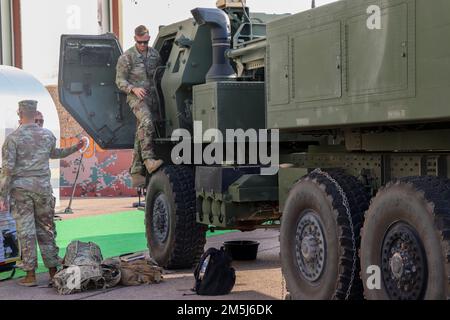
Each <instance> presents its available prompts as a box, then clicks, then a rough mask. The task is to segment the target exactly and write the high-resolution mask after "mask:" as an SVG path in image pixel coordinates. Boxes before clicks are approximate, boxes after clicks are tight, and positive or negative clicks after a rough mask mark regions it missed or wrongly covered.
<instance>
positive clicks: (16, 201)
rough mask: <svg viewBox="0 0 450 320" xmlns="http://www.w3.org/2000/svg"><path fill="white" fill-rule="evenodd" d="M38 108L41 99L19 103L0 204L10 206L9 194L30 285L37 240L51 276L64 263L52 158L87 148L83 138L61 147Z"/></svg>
mask: <svg viewBox="0 0 450 320" xmlns="http://www.w3.org/2000/svg"><path fill="white" fill-rule="evenodd" d="M36 109H37V101H33V100H25V101H21V102H19V112H18V114H19V117H20V123H21V126H20V127H19V128H18V129H17V130H16V131H14V132H13V133H11V134H10V135H9V136H8V137H7V138H6V140H5V143H4V144H3V148H2V162H3V163H2V174H1V176H0V208H5V207H6V205H5V204H6V198H7V196H8V195H9V196H10V208H11V213H12V215H13V217H14V219H15V220H16V224H17V234H18V238H19V242H20V249H21V252H22V265H21V268H22V269H23V270H24V271H25V272H26V277H25V278H23V279H22V280H20V281H19V282H18V284H19V285H22V286H26V287H33V286H36V274H35V270H36V268H37V250H36V238H37V241H38V243H39V247H40V249H41V254H42V258H43V260H44V264H45V266H46V267H47V268H48V269H49V274H50V280H52V279H53V276H54V275H55V274H56V272H57V267H58V266H59V265H60V258H59V257H58V251H59V250H58V247H57V246H56V242H55V238H56V230H55V224H54V221H53V218H54V214H55V198H54V197H53V195H52V186H51V184H50V167H49V159H50V158H53V159H56V158H64V157H67V156H69V155H70V154H72V153H74V152H76V151H77V150H80V149H82V148H83V147H84V141H83V140H80V141H79V142H78V144H77V145H75V146H73V147H70V148H67V149H57V148H56V138H55V136H54V135H53V134H52V132H51V131H49V130H47V129H44V128H41V127H40V126H39V125H37V124H36V123H35V113H36Z"/></svg>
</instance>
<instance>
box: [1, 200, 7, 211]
mask: <svg viewBox="0 0 450 320" xmlns="http://www.w3.org/2000/svg"><path fill="white" fill-rule="evenodd" d="M6 211H8V205H7V202H6V200H5V199H0V212H6Z"/></svg>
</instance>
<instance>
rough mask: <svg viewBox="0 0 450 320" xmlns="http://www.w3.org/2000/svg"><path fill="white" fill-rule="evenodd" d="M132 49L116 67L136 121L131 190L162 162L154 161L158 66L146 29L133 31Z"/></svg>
mask: <svg viewBox="0 0 450 320" xmlns="http://www.w3.org/2000/svg"><path fill="white" fill-rule="evenodd" d="M134 39H135V41H136V44H135V46H133V47H132V48H130V49H129V50H128V51H126V52H125V53H124V54H123V55H122V56H121V57H120V58H119V61H118V63H117V77H116V84H117V87H118V88H119V89H120V90H121V91H123V92H125V93H126V94H127V103H128V104H129V105H130V107H131V110H132V111H133V113H134V115H135V116H136V119H137V131H136V137H135V143H134V152H133V163H132V166H131V169H130V173H131V177H132V181H133V187H141V186H143V185H144V183H145V175H146V173H145V169H146V170H147V171H148V172H149V173H153V172H155V171H156V170H158V169H159V168H160V167H161V165H162V164H163V161H162V160H158V159H155V154H154V148H153V135H154V133H155V127H154V124H153V121H152V114H151V110H152V109H153V107H154V106H155V105H157V103H158V102H157V97H156V83H154V75H155V72H156V69H157V68H158V67H159V66H161V57H160V55H159V52H158V51H157V50H156V49H154V48H152V47H150V46H149V45H148V44H149V41H150V35H149V31H148V29H147V28H146V27H145V26H139V27H137V28H136V29H135V36H134Z"/></svg>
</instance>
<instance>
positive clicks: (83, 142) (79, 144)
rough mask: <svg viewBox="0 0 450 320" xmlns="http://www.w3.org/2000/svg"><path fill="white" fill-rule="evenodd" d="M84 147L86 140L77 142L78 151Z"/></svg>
mask: <svg viewBox="0 0 450 320" xmlns="http://www.w3.org/2000/svg"><path fill="white" fill-rule="evenodd" d="M85 146H86V140H85V139H80V141H78V143H77V148H78V150H83V148H84V147H85Z"/></svg>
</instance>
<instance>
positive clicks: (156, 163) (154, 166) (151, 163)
mask: <svg viewBox="0 0 450 320" xmlns="http://www.w3.org/2000/svg"><path fill="white" fill-rule="evenodd" d="M163 163H164V161H162V160H153V159H147V160H145V161H144V164H145V167H146V168H147V171H148V172H149V173H153V172H155V171H156V170H158V169H159V168H161V166H162V165H163Z"/></svg>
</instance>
